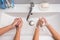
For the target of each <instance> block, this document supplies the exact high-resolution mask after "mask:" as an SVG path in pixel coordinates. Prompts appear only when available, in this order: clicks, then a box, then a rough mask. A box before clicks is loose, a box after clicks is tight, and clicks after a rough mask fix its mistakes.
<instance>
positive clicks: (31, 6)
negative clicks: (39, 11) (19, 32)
mask: <svg viewBox="0 0 60 40" xmlns="http://www.w3.org/2000/svg"><path fill="white" fill-rule="evenodd" d="M33 7H34V3H33V2H31V3H30V10H29V13H28V16H27V18H26V20H27V21H28V22H29V25H30V26H33V25H34V21H33V20H28V19H29V18H30V15H33V13H32V9H33Z"/></svg>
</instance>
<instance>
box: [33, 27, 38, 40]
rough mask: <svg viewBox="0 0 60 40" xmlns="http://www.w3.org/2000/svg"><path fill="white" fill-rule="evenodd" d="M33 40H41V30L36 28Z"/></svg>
mask: <svg viewBox="0 0 60 40" xmlns="http://www.w3.org/2000/svg"><path fill="white" fill-rule="evenodd" d="M33 40H39V28H36V29H35V33H34V36H33Z"/></svg>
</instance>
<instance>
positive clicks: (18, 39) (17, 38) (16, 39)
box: [14, 29, 21, 40]
mask: <svg viewBox="0 0 60 40" xmlns="http://www.w3.org/2000/svg"><path fill="white" fill-rule="evenodd" d="M20 32H21V30H20V29H17V30H16V35H15V37H14V40H20Z"/></svg>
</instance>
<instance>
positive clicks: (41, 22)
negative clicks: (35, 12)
mask: <svg viewBox="0 0 60 40" xmlns="http://www.w3.org/2000/svg"><path fill="white" fill-rule="evenodd" d="M43 25H44V26H46V25H48V22H47V20H46V19H45V18H44V17H42V18H40V19H39V20H38V22H37V24H36V26H37V27H39V26H40V27H42V26H43Z"/></svg>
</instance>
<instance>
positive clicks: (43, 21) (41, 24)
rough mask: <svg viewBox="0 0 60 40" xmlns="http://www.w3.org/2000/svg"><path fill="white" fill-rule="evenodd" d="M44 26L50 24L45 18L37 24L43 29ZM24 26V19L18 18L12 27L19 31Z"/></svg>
mask: <svg viewBox="0 0 60 40" xmlns="http://www.w3.org/2000/svg"><path fill="white" fill-rule="evenodd" d="M43 24H44V25H45V26H46V25H47V24H48V22H47V20H46V19H45V18H44V17H43V18H40V19H39V20H38V22H37V24H36V26H37V27H39V26H40V27H42V26H43ZM22 25H23V21H22V18H16V19H15V20H14V22H13V23H12V26H13V27H16V29H19V28H21V27H22Z"/></svg>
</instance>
